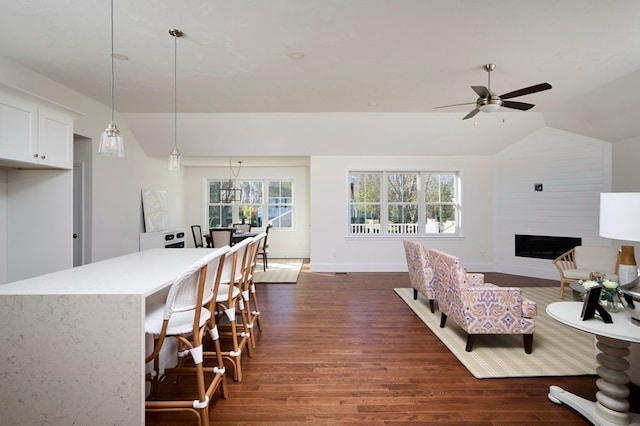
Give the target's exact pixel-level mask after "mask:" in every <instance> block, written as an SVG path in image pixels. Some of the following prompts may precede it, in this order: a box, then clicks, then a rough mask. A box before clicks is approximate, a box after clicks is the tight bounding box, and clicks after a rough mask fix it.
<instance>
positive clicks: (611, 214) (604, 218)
mask: <svg viewBox="0 0 640 426" xmlns="http://www.w3.org/2000/svg"><path fill="white" fill-rule="evenodd" d="M638 212H640V192H616V193H602V194H600V236H601V237H606V238H613V239H616V240H624V241H640V220H639V219H640V218H639V217H638V216H639V215H638ZM621 249H622V252H621V255H620V265H619V267H618V278H619V282H620V286H621V288H622V290H623V293H624V294H625V299H626V300H627V302H628V303H627V309H629V310H630V311H631V322H632V323H633V324H636V325H640V290H639V289H640V284H639V283H638V281H639V280H638V266H637V265H636V261H635V258H634V255H633V246H622V247H621ZM625 284H626V285H625Z"/></svg>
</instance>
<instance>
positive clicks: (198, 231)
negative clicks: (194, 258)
mask: <svg viewBox="0 0 640 426" xmlns="http://www.w3.org/2000/svg"><path fill="white" fill-rule="evenodd" d="M191 235H193V244H194V245H195V247H196V248H199V247H204V243H203V242H202V228H201V227H200V225H191Z"/></svg>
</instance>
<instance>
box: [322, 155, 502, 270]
mask: <svg viewBox="0 0 640 426" xmlns="http://www.w3.org/2000/svg"><path fill="white" fill-rule="evenodd" d="M349 170H416V171H418V170H459V171H460V172H461V173H462V185H463V186H462V203H463V211H462V215H463V216H462V219H461V223H462V226H463V228H464V229H463V232H464V235H463V236H461V237H443V236H438V237H422V238H414V237H412V239H414V240H419V241H421V242H422V243H423V244H424V245H425V246H427V247H433V248H438V249H441V250H444V251H447V252H449V253H452V254H455V255H457V256H460V257H461V258H462V259H464V262H465V265H466V266H467V267H468V268H469V270H476V271H477V270H487V268H490V262H491V258H490V256H491V250H492V243H491V215H492V209H491V158H490V157H487V156H452V157H428V156H358V157H352V156H314V157H312V158H311V179H310V182H311V189H310V192H311V223H312V227H311V265H310V267H311V269H312V270H313V271H318V272H353V271H406V269H407V267H406V260H405V258H404V251H403V249H402V239H403V237H397V238H396V237H385V238H381V237H355V236H348V235H347V233H348V223H349V217H348V212H349V209H348V200H349V198H348V188H347V173H348V171H349Z"/></svg>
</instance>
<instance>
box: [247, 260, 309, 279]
mask: <svg viewBox="0 0 640 426" xmlns="http://www.w3.org/2000/svg"><path fill="white" fill-rule="evenodd" d="M300 269H302V259H269V261H268V262H267V270H266V271H263V270H262V261H260V260H259V261H258V263H257V264H256V269H255V273H254V275H255V277H254V279H253V281H254V282H255V283H258V284H259V283H280V284H295V283H296V281H298V274H300Z"/></svg>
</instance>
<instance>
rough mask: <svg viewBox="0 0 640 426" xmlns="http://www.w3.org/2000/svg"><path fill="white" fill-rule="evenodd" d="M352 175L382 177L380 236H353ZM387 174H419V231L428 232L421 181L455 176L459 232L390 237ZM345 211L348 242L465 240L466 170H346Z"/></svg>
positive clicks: (391, 235) (394, 235) (455, 168)
mask: <svg viewBox="0 0 640 426" xmlns="http://www.w3.org/2000/svg"><path fill="white" fill-rule="evenodd" d="M351 173H381V174H382V178H381V186H382V189H381V190H382V193H381V194H380V207H381V211H380V216H381V217H380V230H381V232H380V233H379V234H353V233H351V216H350V211H351V198H350V180H349V177H350V175H351ZM388 173H417V174H418V179H419V182H418V200H419V202H418V211H419V215H418V227H419V228H418V229H425V227H426V223H425V210H424V209H425V208H426V202H425V201H424V182H423V181H422V177H423V175H424V174H425V173H456V175H457V182H456V189H457V195H458V196H457V199H458V203H457V207H458V208H457V210H456V212H457V223H458V232H456V233H453V234H449V233H425V232H421V233H416V234H389V233H388V232H387V228H388V191H387V190H388V187H387V185H388V184H387V178H386V177H387V176H386V175H387V174H388ZM345 182H346V185H345V209H344V210H345V211H346V215H345V217H346V226H345V229H346V234H345V239H353V240H360V239H362V240H369V241H376V240H380V241H382V240H388V239H406V238H408V237H410V238H414V239H420V240H429V239H436V240H437V239H448V240H456V239H464V238H465V234H464V221H463V217H464V212H463V209H464V205H465V204H464V198H463V197H464V191H463V183H464V170H463V169H462V168H459V167H450V168H442V169H441V168H429V169H425V170H418V171H416V170H401V169H397V168H392V169H391V168H389V169H386V168H385V169H380V168H377V169H359V168H357V169H346V170H345Z"/></svg>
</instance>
